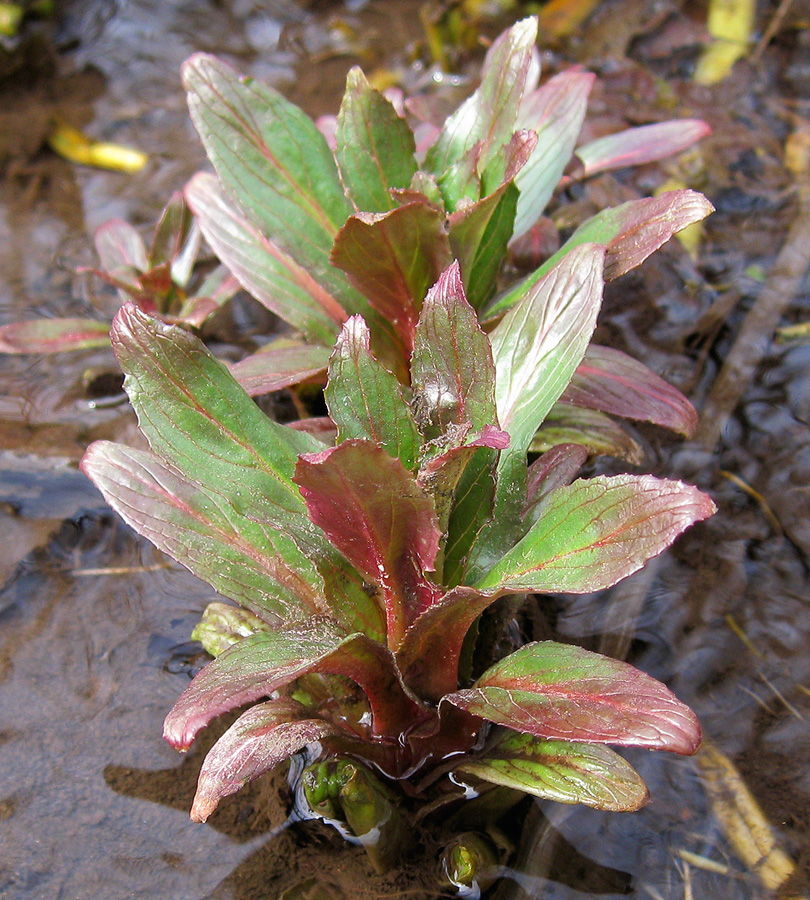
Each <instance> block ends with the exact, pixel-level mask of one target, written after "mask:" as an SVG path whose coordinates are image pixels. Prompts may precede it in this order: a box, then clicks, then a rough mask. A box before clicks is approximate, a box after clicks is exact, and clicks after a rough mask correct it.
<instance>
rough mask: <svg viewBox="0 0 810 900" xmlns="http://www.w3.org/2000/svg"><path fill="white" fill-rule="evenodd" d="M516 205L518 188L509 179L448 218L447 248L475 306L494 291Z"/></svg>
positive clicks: (509, 236) (477, 307) (480, 303)
mask: <svg viewBox="0 0 810 900" xmlns="http://www.w3.org/2000/svg"><path fill="white" fill-rule="evenodd" d="M517 204H518V190H517V188H516V187H515V184H514V182H511V181H510V182H508V183H507V184H504V185H502V186H501V187H499V188H498V189H497V190H496V191H495V192H494V193H492V194H490V195H489V196H488V197H485V198H484V199H483V200H478V201H477V202H475V203H471V204H468V205H466V206H463V207H461V209H457V210H456V211H455V212H454V213H452V214H451V216H450V218H449V220H448V224H449V229H450V231H449V234H450V247H451V249H452V251H453V256H455V258H456V259H457V260H458V261H459V263H460V264H461V273H462V276H463V278H464V286H465V288H466V289H467V296H468V298H469V302H470V303H471V304H472V306H474V307H475V308H476V309H481V308H482V307H483V305H484V304H485V303H486V302H487V300H489V298H490V297H491V296H492V294H493V292H494V291H495V287H496V284H497V280H498V274H499V272H500V268H501V263H502V262H503V259H504V256H505V255H506V248H507V244H508V243H509V239H510V238H511V237H512V230H513V225H514V221H515V209H516V208H517Z"/></svg>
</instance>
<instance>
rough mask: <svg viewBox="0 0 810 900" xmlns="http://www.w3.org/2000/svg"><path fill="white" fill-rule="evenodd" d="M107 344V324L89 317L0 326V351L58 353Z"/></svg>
mask: <svg viewBox="0 0 810 900" xmlns="http://www.w3.org/2000/svg"><path fill="white" fill-rule="evenodd" d="M109 345H110V326H109V323H107V322H95V321H93V320H92V319H36V320H34V321H31V322H12V323H11V324H9V325H3V326H2V327H0V353H62V352H65V351H70V350H86V349H88V348H90V347H109Z"/></svg>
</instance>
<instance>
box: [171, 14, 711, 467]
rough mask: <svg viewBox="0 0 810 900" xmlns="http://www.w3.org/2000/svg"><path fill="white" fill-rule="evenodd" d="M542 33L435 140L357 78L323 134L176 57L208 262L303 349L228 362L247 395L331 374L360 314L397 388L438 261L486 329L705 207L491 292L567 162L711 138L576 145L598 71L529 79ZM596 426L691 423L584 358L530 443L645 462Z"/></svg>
mask: <svg viewBox="0 0 810 900" xmlns="http://www.w3.org/2000/svg"><path fill="white" fill-rule="evenodd" d="M536 35H537V21H536V19H535V18H527V19H525V20H523V21H520V22H518V23H517V24H515V25H514V26H512V27H511V28H510V29H509V30H507V31H506V32H505V33H504V34H503V35H501V37H499V38H498V39H497V40H496V41H495V42H494V44H493V45H492V47H491V48H490V50H489V52H488V54H487V56H486V59H485V61H484V64H483V70H482V76H481V83H480V86H479V87H478V89H477V90H476V91H475V92H474V93H473V94H472V96H470V97H469V98H468V99H467V100H466V101H464V103H462V105H461V106H460V107H459V108H458V109H457V110H456V111H455V112H454V113H453V114H452V115H451V116H450V117H449V118H448V119H447V120H446V121H445V122H444V124H443V125H442V126H441V127H439V126H435V125H433V124H431V123H429V122H424V121H423V122H421V123H419V124H418V127H417V128H416V136H415V133H414V130H412V128H411V125H410V124H409V121H408V119H406V118H405V116H404V115H401V114H400V113H403V112H404V110H403V109H402V107H401V106H400V107H395V106H394V104H393V103H392V102H390V101H389V100H388V99H387V98H386V97H385V96H384V95H383V94H381V93H380V92H378V91H377V90H375V89H374V88H372V87H371V86H370V85H369V83H368V81H367V80H366V78H365V77H364V75H363V73H362V72H361V71H360V69H357V68H355V69H352V70H351V72H350V73H349V75H348V80H347V86H346V92H345V95H344V97H343V102H342V105H341V108H340V113H339V115H338V116H337V119H336V122H335V123H334V130H333V132H332V131H330V137H329V138H327V137H325V136H324V134H322V133H321V131H320V130H319V129H318V127H317V126H316V124H315V123H314V122H313V121H312V120H311V119H310V118H308V117H307V116H306V114H305V113H304V112H302V110H300V109H299V108H298V107H296V106H295V105H293V104H292V103H290V102H289V101H288V100H286V99H285V98H284V97H283V96H282V95H281V94H280V93H278V92H277V91H275V90H274V89H272V88H270V87H267V86H265V85H263V84H261V83H260V82H258V81H256V80H253V79H250V78H245V77H242V76H240V75H239V74H238V73H237V72H236V71H235V70H234V69H232V68H231V67H230V66H229V65H227V64H226V63H224V62H222V61H221V60H219V59H217V58H215V57H212V56H208V55H205V54H197V55H195V56H192V57H191V58H190V59H189V60H188V61H187V62H186V63H185V66H184V68H183V80H184V84H185V87H186V90H187V92H188V102H189V108H190V111H191V116H192V119H193V122H194V125H195V126H196V128H197V130H198V132H199V134H200V136H201V138H202V141H203V144H204V145H205V149H206V152H207V154H208V157H209V159H210V160H211V163H212V164H213V167H214V169H215V170H216V174H210V173H200V174H198V175H196V176H195V177H194V178H193V179H192V180H191V182H190V183H189V185H188V186H187V188H186V190H185V196H186V199H187V201H188V203H189V205H190V207H191V209H192V210H193V211H194V213H195V214H196V216H197V217H198V219H199V222H200V226H201V228H202V231H203V234H204V235H205V237H206V239H207V241H208V243H209V244H210V245H211V247H212V248H213V249H214V251H215V253H216V254H217V256H218V257H219V259H220V260H221V261H222V262H223V263H224V264H225V265H227V266H228V268H229V269H230V270H231V271H232V272H233V273H234V275H235V276H236V277H237V278H238V279H239V281H240V283H241V285H242V286H243V287H244V288H245V289H246V290H247V291H248V292H249V293H250V294H252V295H253V296H254V297H255V298H256V299H257V300H259V301H260V302H261V303H263V304H264V305H265V306H267V307H268V308H269V309H271V310H272V311H273V312H275V313H276V314H277V315H278V316H279V317H280V318H281V319H283V320H284V321H285V322H287V323H288V324H289V325H290V326H292V328H293V329H294V330H295V331H296V332H298V334H299V335H300V341H299V343H298V344H297V345H295V344H287V345H285V346H284V347H283V348H280V349H278V350H276V349H274V348H273V347H272V346H271V347H268V349H267V352H259V353H257V354H255V355H253V356H251V357H248V358H247V359H245V360H244V361H243V362H241V363H239V364H237V366H236V367H235V370H234V371H235V374H236V377H237V379H238V380H239V381H240V383H242V384H243V385H244V386H245V388H246V389H247V390H248V391H249V393H251V394H253V395H256V394H260V393H263V392H266V391H268V390H275V389H277V388H279V387H285V386H288V385H290V384H294V383H295V382H296V380H297V379H300V378H311V377H312V376H313V373H314V372H316V371H317V369H318V367H320V370H321V372H325V368H326V365H327V361H328V358H329V354H330V353H331V348H332V345H333V342H334V340H335V338H336V337H337V335H338V333H339V332H340V329H341V328H342V327H343V325H344V323H345V322H346V320H347V319H348V318H349V317H350V316H352V315H357V314H359V315H362V316H363V318H364V320H365V321H366V323H367V325H368V327H369V330H370V335H371V338H370V339H371V346H372V349H373V351H374V353H375V355H376V356H377V358H378V359H379V360H380V361H381V362H383V364H384V365H385V366H386V367H387V368H388V369H389V370H390V371H391V372H393V373H394V375H395V376H396V377H397V379H398V380H399V381H401V382H402V383H403V384H408V383H409V380H410V372H409V366H410V358H411V353H412V351H413V342H414V333H415V328H416V323H417V321H418V319H419V314H420V311H421V307H422V303H423V301H424V297H425V294H426V292H427V290H428V288H429V287H430V286H431V285H432V284H434V283H435V282H436V280H437V279H438V277H439V275H440V273H441V272H442V271H443V270H444V269H445V268H446V267H447V266H448V265H449V264H450V262H451V260H457V261H458V263H459V266H460V271H461V279H462V282H463V284H464V289H465V292H466V295H467V299H468V301H469V303H470V304H471V305H472V307H473V308H474V309H475V311H476V313H477V315H478V316H479V319H480V320H482V321H484V322H486V323H488V324H487V327H488V328H489V327H491V325H492V324H493V323H494V322H496V321H497V320H498V319H499V318H500V317H501V316H502V315H503V314H504V313H505V312H506V311H507V310H509V309H510V308H512V307H513V306H514V305H515V304H516V303H517V302H518V301H519V299H520V298H521V297H522V296H523V294H524V293H525V292H526V290H528V289H529V288H531V286H532V285H534V284H536V283H537V282H538V281H539V280H540V279H541V278H542V277H543V276H544V275H545V274H546V273H548V272H549V271H550V269H551V268H552V267H553V266H554V265H555V263H556V262H557V261H559V260H560V259H561V258H563V257H564V256H565V255H567V254H568V253H570V252H571V251H572V250H573V249H574V248H575V247H577V246H579V245H581V244H583V243H597V244H600V245H602V246H603V247H604V248H605V251H606V260H605V266H604V271H603V277H604V278H606V279H613V278H616V277H618V276H620V275H622V274H624V273H625V272H627V271H628V270H629V269H632V268H633V267H634V266H637V265H639V264H640V263H641V262H642V261H643V260H644V259H645V258H646V257H647V256H648V255H649V254H650V253H652V252H653V251H654V250H655V249H657V248H658V247H660V246H661V245H662V244H663V243H664V242H665V241H667V240H668V239H669V238H670V237H671V236H672V235H673V234H675V233H677V232H678V231H680V230H681V229H683V228H684V227H686V226H687V225H689V224H691V223H693V222H696V221H698V220H700V219H702V218H703V217H705V216H706V215H707V214H708V213H709V212H710V211H711V209H712V207H711V204H710V203H709V202H708V201H707V200H706V198H705V197H703V196H702V195H701V194H698V193H696V192H694V191H689V190H680V191H671V192H668V193H665V194H663V195H661V196H660V197H656V198H646V199H639V200H635V201H631V202H628V203H625V204H623V205H621V206H618V207H616V208H611V209H605V210H603V211H602V212H600V213H599V214H598V215H596V216H595V217H593V218H592V219H590V220H588V221H587V222H585V223H583V224H582V225H581V226H580V227H579V228H577V229H576V231H575V232H574V233H573V234H572V235H571V236H570V237H569V239H568V240H567V241H566V242H565V243H564V245H563V246H562V247H561V248H560V250H559V252H557V253H555V254H554V255H553V256H552V257H551V258H550V259H548V260H546V261H545V262H544V263H543V264H542V265H541V266H540V267H539V268H538V269H537V270H536V271H534V272H533V273H532V274H530V275H528V276H527V277H526V278H525V279H524V280H523V281H522V282H520V283H519V284H517V285H515V286H513V287H511V288H508V289H507V290H505V291H504V290H499V288H500V283H499V278H500V277H501V275H502V272H503V268H504V262H505V260H506V259H507V255H508V249H509V246H510V244H511V243H512V242H514V241H515V240H517V239H519V238H520V237H521V236H524V235H526V233H527V232H529V230H530V229H531V227H532V226H533V224H534V223H535V222H536V221H537V219H538V217H540V216H541V214H542V213H543V211H544V209H545V208H546V206H547V204H548V202H549V200H550V198H551V197H552V194H553V192H554V190H555V188H556V187H557V186H558V185H559V183H560V182H561V179H563V178H564V177H568V176H564V173H565V172H566V170H567V169H568V168H570V166H571V164H572V163H574V162H575V163H576V166H577V167H578V171H579V175H580V176H581V177H586V176H589V175H591V174H594V173H596V172H601V171H605V170H607V169H611V168H616V167H621V166H630V165H634V164H638V163H643V162H649V161H651V160H655V159H660V158H662V157H664V156H666V155H669V154H672V153H675V152H678V151H680V150H682V149H684V148H685V147H688V146H689V145H691V144H692V143H694V142H695V141H696V140H698V139H699V138H700V137H702V136H703V135H705V134H706V133H707V131H708V128H707V126H706V125H705V123H703V122H700V121H697V120H691V119H689V120H677V121H671V122H663V123H657V124H652V125H647V126H642V127H640V128H632V129H629V130H627V131H625V132H622V133H619V134H615V135H610V136H608V137H606V138H601V139H599V140H597V141H594V142H591V143H589V144H586V145H585V146H580V147H579V148H577V141H578V138H579V134H580V130H581V128H582V124H583V120H584V117H585V113H586V105H587V100H588V94H589V92H590V89H591V86H592V84H593V81H594V76H593V75H592V74H590V73H588V72H584V71H581V70H579V69H572V70H569V71H565V72H562V73H560V74H558V75H556V76H555V77H553V78H551V79H549V80H548V81H546V82H545V83H544V84H543V85H542V86H538V84H539V66H538V64H537V61H536V54H535V53H534V44H535V40H536ZM415 99H417V100H418V99H419V98H415ZM421 106H422V107H424V106H425V104H424V103H423V104H421ZM410 108H412V109H415V110H416V109H418V106H417V104H416V103H414V104H413V105H412V106H411V107H410ZM411 118H413V117H411ZM417 136H418V137H417ZM610 415H618V416H626V417H629V418H640V419H649V420H651V421H654V422H656V423H658V424H660V425H663V426H666V427H669V428H672V429H674V430H676V431H678V432H679V433H682V434H687V435H688V434H690V433H691V432H692V431H693V429H694V427H695V425H696V421H697V417H696V415H695V412H694V410H693V409H692V407H691V406H690V404H689V403H688V402H687V401H686V400H685V399H684V398H683V396H682V395H681V394H680V393H679V392H677V391H676V390H674V389H673V388H671V387H669V386H668V385H667V384H666V383H665V382H664V381H662V380H661V379H660V378H658V377H657V376H655V375H654V374H653V373H652V372H650V371H649V370H648V369H647V368H646V367H644V366H642V365H641V364H640V363H637V362H635V361H634V360H632V359H631V358H629V357H628V356H626V355H625V354H623V353H620V352H618V351H616V350H612V349H609V348H603V347H596V346H594V347H592V348H590V349H589V350H588V352H587V353H586V355H585V357H584V358H583V360H582V364H581V365H580V367H579V369H578V371H577V372H576V374H575V376H574V379H573V381H572V383H571V389H570V391H566V392H565V393H564V394H563V395H562V396H561V397H560V398H559V403H558V404H557V406H556V407H555V409H554V410H553V411H552V416H551V419H550V421H549V427H550V428H553V430H552V432H551V434H550V435H549V437H548V438H547V439H545V440H543V439H542V436H541V442H540V443H539V444H538V447H542V448H547V447H548V446H549V445H550V444H552V443H554V442H558V437H559V435H560V434H562V433H565V434H566V436H567V437H566V439H568V440H570V439H572V438H577V439H579V440H580V442H581V443H583V444H585V445H587V446H589V448H591V449H592V450H593V451H595V452H605V451H607V452H613V453H614V454H616V455H619V456H624V457H626V458H629V459H631V460H632V461H634V462H640V455H641V453H640V449H639V448H638V447H637V446H636V445H635V444H634V443H633V442H632V441H631V440H629V439H628V437H627V436H625V435H624V434H623V433H622V431H621V430H620V428H619V426H618V425H617V424H616V423H615V422H614V421H613V420H612V419H611V418H610Z"/></svg>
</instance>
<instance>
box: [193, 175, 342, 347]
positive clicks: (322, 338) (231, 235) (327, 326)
mask: <svg viewBox="0 0 810 900" xmlns="http://www.w3.org/2000/svg"><path fill="white" fill-rule="evenodd" d="M186 198H187V199H188V204H189V206H190V207H191V209H192V210H193V211H194V214H195V215H196V216H197V217H198V219H199V222H200V227H201V228H202V232H203V234H204V235H205V239H206V240H207V241H208V243H209V244H210V245H211V247H212V249H213V250H214V252H215V253H216V255H217V256H218V257H219V259H220V260H221V261H222V262H223V263H224V264H225V265H226V266H227V267H228V268H229V269H230V270H231V271H232V272H233V273H234V275H235V276H236V277H237V278H238V280H239V283H240V284H241V285H242V287H243V288H244V289H245V290H246V291H247V292H248V293H249V294H250V295H251V296H252V297H255V298H256V299H257V300H258V301H259V302H260V303H261V304H262V305H263V306H265V307H267V309H269V310H270V311H271V312H273V313H275V314H276V315H277V316H278V317H279V318H280V319H283V320H284V321H285V322H287V323H288V324H290V325H292V327H293V328H296V329H298V330H299V331H301V332H302V333H303V334H304V335H306V337H308V338H309V340H311V341H315V342H318V343H322V344H327V345H331V344H332V342H333V341H334V339H335V335H336V334H337V333H338V331H339V329H340V326H341V325H342V323H343V322H344V321H345V320H346V312H345V310H344V309H343V307H342V306H341V305H340V303H338V301H337V300H335V298H334V297H333V296H332V295H331V294H330V293H329V291H327V290H326V289H325V288H324V287H322V286H321V285H320V284H318V282H317V281H315V279H314V278H313V277H312V275H310V274H309V272H308V271H307V270H306V269H305V268H303V267H302V266H300V265H298V263H297V262H296V261H295V260H294V259H293V258H292V257H291V256H290V255H289V254H288V253H286V252H285V251H284V250H282V249H281V247H280V246H278V244H276V243H274V242H273V241H272V240H270V239H269V238H268V237H266V236H265V235H264V234H263V233H262V232H261V230H260V229H259V228H257V227H256V226H255V225H253V224H251V223H250V222H249V221H248V220H247V219H246V218H245V217H244V216H243V215H242V213H241V212H240V211H239V210H238V209H237V207H236V206H235V205H234V204H233V203H232V202H231V201H230V200H229V199H228V197H227V196H226V195H225V192H224V191H223V190H222V186H221V185H220V183H219V181H218V180H217V178H216V177H215V176H214V175H210V174H209V173H207V172H200V173H198V174H197V175H195V176H194V177H193V178H192V179H191V181H190V182H189V183H188V185H187V186H186Z"/></svg>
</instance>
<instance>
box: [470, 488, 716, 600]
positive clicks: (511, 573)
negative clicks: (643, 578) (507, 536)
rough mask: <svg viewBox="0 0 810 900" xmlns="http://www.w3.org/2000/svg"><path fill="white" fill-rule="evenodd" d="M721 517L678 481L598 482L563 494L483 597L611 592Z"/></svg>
mask: <svg viewBox="0 0 810 900" xmlns="http://www.w3.org/2000/svg"><path fill="white" fill-rule="evenodd" d="M714 511H715V506H714V504H713V503H712V501H711V499H710V498H709V497H708V496H707V495H706V494H704V493H702V492H701V491H699V490H698V489H697V488H695V487H692V486H691V485H688V484H683V483H682V482H680V481H665V480H662V479H658V478H653V477H652V476H651V475H615V476H612V477H606V476H598V477H596V478H589V479H587V480H579V481H575V482H574V483H573V484H571V485H568V486H565V487H560V488H558V489H557V490H556V491H554V493H553V494H551V495H550V496H549V497H548V499H547V500H546V502H545V503H544V504H543V506H542V508H541V510H540V512H539V518H538V521H537V522H536V523H535V524H534V525H533V526H532V528H531V529H530V530H529V532H528V533H527V534H526V536H525V537H524V538H523V539H522V540H521V541H520V542H519V543H518V544H517V545H516V546H515V547H513V548H512V549H511V550H510V551H509V552H508V553H506V554H505V555H504V556H503V557H502V559H500V560H499V562H498V563H497V564H496V565H495V566H494V567H493V568H492V569H491V570H490V571H489V572H487V574H486V575H485V576H484V578H482V579H481V580H480V581H479V582H478V584H476V587H477V588H478V589H479V590H492V589H505V590H509V591H513V592H520V591H552V592H560V593H573V594H584V593H588V592H590V591H598V590H601V589H602V588H606V587H610V586H611V585H613V584H616V582H617V581H620V580H621V579H622V578H625V577H627V576H628V575H631V574H632V573H633V572H635V571H637V570H638V569H640V568H641V567H642V566H643V565H644V563H645V562H647V560H648V559H650V558H651V557H653V556H657V555H658V554H659V553H661V552H662V551H663V550H665V549H666V548H667V547H668V546H669V545H670V544H671V543H672V542H673V541H674V540H675V538H676V537H678V535H679V534H680V533H681V532H682V531H684V530H685V529H686V528H688V527H689V526H690V525H693V524H694V523H695V522H700V521H701V520H702V519H706V518H708V517H709V516H710V515H712V514H713V513H714Z"/></svg>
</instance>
